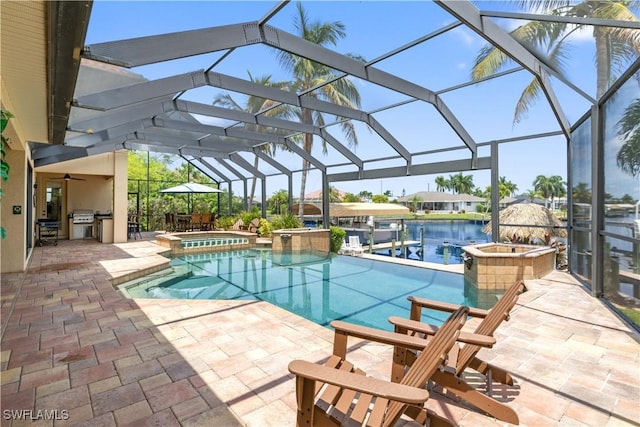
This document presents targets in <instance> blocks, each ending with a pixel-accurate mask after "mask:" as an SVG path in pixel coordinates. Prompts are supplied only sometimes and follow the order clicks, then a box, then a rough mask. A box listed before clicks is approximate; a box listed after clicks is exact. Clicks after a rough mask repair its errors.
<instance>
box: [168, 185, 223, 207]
mask: <svg viewBox="0 0 640 427" xmlns="http://www.w3.org/2000/svg"><path fill="white" fill-rule="evenodd" d="M222 192H223V191H222V190H219V189H217V188H213V187H209V186H208V185H204V184H198V183H197V182H186V183H184V184H180V185H176V186H175V187H170V188H165V189H164V190H160V193H165V194H187V195H191V194H206V193H222ZM187 203H188V209H189V212H191V196H188V198H187Z"/></svg>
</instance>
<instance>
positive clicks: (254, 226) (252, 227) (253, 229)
mask: <svg viewBox="0 0 640 427" xmlns="http://www.w3.org/2000/svg"><path fill="white" fill-rule="evenodd" d="M258 228H260V218H253V219H252V220H251V222H250V223H249V226H248V227H247V230H248V231H249V232H250V233H257V232H258Z"/></svg>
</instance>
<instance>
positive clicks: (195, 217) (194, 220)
mask: <svg viewBox="0 0 640 427" xmlns="http://www.w3.org/2000/svg"><path fill="white" fill-rule="evenodd" d="M201 227H202V214H201V213H192V214H191V231H195V230H200V229H201Z"/></svg>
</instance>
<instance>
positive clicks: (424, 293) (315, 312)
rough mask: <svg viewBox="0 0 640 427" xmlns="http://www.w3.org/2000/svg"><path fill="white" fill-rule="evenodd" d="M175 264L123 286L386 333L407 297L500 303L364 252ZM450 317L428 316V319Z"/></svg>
mask: <svg viewBox="0 0 640 427" xmlns="http://www.w3.org/2000/svg"><path fill="white" fill-rule="evenodd" d="M170 265H171V267H172V268H171V269H169V270H166V271H164V272H160V273H156V274H152V275H150V276H147V277H145V278H142V279H138V280H136V281H133V282H129V283H125V284H122V285H120V286H119V288H120V289H121V290H122V291H123V292H124V293H125V294H128V296H129V297H132V298H176V299H240V300H262V301H267V302H269V303H272V304H274V305H277V306H279V307H282V308H284V309H286V310H288V311H291V312H293V313H295V314H298V315H300V316H303V317H305V318H307V319H309V320H312V321H314V322H316V323H318V324H320V325H325V326H327V325H328V324H329V323H330V322H331V321H332V320H335V319H340V320H345V321H349V322H353V323H357V324H360V325H366V326H374V327H378V328H383V329H387V330H390V329H391V328H390V325H389V323H388V322H387V318H388V317H389V316H392V315H396V316H408V314H409V302H408V301H407V300H406V297H407V296H409V295H417V296H421V297H425V298H431V299H436V300H440V301H445V302H450V303H456V304H466V305H469V306H474V307H482V306H483V305H486V303H482V301H489V304H490V306H491V305H493V304H492V303H493V302H495V295H494V294H492V293H491V292H490V291H485V292H484V293H482V294H479V291H478V290H476V289H475V288H474V287H473V286H472V285H469V284H467V283H465V279H464V276H463V275H461V274H454V273H448V272H443V271H437V270H430V269H425V268H418V267H409V266H404V265H398V264H393V263H389V262H382V261H375V260H370V259H364V258H360V257H350V256H340V255H329V256H326V255H325V256H324V257H322V256H318V255H314V254H301V255H299V256H296V258H295V259H291V258H286V257H285V258H283V257H282V255H278V254H274V253H273V252H272V251H271V250H270V249H247V250H238V251H228V252H216V253H203V254H195V255H187V256H182V257H179V258H174V259H172V260H171V263H170ZM480 292H482V291H480ZM484 308H488V307H484ZM445 317H446V316H445V315H443V314H442V313H436V312H429V311H425V314H424V320H425V321H427V322H430V323H434V322H435V323H440V322H442V321H443V320H444V319H445Z"/></svg>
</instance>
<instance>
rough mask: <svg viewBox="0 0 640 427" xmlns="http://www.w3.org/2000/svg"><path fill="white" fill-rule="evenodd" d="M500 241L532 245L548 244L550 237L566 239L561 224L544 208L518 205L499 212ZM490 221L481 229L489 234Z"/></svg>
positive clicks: (532, 205) (523, 204)
mask: <svg viewBox="0 0 640 427" xmlns="http://www.w3.org/2000/svg"><path fill="white" fill-rule="evenodd" d="M499 220H500V240H510V241H518V242H523V243H534V242H535V241H536V240H540V241H543V242H548V241H549V239H550V238H551V237H566V236H567V232H566V231H565V230H564V229H563V228H561V227H562V223H561V222H560V220H559V219H558V218H556V216H555V215H554V214H553V213H552V212H551V211H550V210H549V209H547V208H545V207H544V206H540V205H536V204H533V203H518V204H515V205H511V206H508V207H506V208H504V209H502V210H501V211H500V214H499ZM491 229H492V226H491V221H489V223H488V224H487V225H485V226H484V228H483V229H482V231H483V232H485V233H487V234H491Z"/></svg>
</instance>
